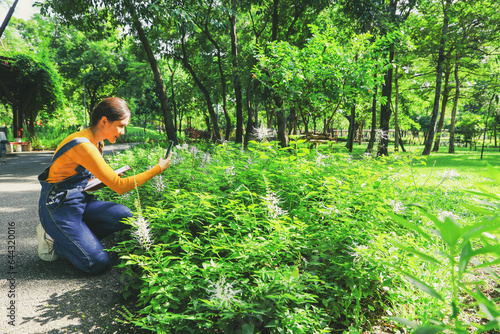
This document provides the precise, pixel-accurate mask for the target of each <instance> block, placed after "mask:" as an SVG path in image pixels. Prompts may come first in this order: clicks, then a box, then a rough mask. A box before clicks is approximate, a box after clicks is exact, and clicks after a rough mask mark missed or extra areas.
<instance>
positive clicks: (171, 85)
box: [167, 62, 180, 131]
mask: <svg viewBox="0 0 500 334" xmlns="http://www.w3.org/2000/svg"><path fill="white" fill-rule="evenodd" d="M167 66H168V69H169V70H170V72H171V73H172V75H170V87H171V91H172V107H173V109H174V128H175V129H176V130H177V131H179V130H180V125H179V126H177V116H178V115H177V104H176V103H175V91H174V77H175V71H174V70H173V69H172V68H171V67H170V64H169V63H168V62H167Z"/></svg>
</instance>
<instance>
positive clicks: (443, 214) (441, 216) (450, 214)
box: [438, 211, 457, 221]
mask: <svg viewBox="0 0 500 334" xmlns="http://www.w3.org/2000/svg"><path fill="white" fill-rule="evenodd" d="M446 217H448V218H451V219H454V220H456V219H457V216H456V215H455V214H454V213H453V212H451V211H440V212H439V215H438V219H439V220H440V221H444V220H445V219H446Z"/></svg>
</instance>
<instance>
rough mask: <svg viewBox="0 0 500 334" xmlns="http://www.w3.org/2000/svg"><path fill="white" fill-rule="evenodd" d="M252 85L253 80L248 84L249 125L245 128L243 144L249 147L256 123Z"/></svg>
mask: <svg viewBox="0 0 500 334" xmlns="http://www.w3.org/2000/svg"><path fill="white" fill-rule="evenodd" d="M250 85H251V81H249V82H248V86H247V114H248V119H247V127H246V129H245V140H244V142H243V146H244V147H247V146H248V142H249V141H250V136H251V134H252V131H253V129H254V126H255V125H256V124H254V121H253V119H254V115H253V113H254V110H253V108H252V104H251V103H250Z"/></svg>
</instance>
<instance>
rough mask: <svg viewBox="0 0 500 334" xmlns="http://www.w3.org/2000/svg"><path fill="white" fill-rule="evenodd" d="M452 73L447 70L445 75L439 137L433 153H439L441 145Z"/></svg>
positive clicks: (438, 129) (438, 130) (435, 142)
mask: <svg viewBox="0 0 500 334" xmlns="http://www.w3.org/2000/svg"><path fill="white" fill-rule="evenodd" d="M450 72H451V70H450V69H449V68H447V69H446V71H445V73H444V89H443V102H442V103H441V115H440V116H439V121H438V124H437V131H436V133H437V137H436V140H435V141H434V148H433V149H432V151H433V152H439V144H440V143H441V132H442V131H443V125H444V117H445V115H446V106H447V105H448V100H449V98H450Z"/></svg>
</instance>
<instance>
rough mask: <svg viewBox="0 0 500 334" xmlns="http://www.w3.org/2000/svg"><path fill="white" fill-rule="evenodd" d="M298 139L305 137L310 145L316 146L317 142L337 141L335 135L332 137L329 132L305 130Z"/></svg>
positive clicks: (329, 142) (331, 142)
mask: <svg viewBox="0 0 500 334" xmlns="http://www.w3.org/2000/svg"><path fill="white" fill-rule="evenodd" d="M300 139H305V140H306V141H307V142H308V143H310V144H311V148H312V147H316V148H317V147H318V145H319V144H333V143H337V137H333V136H332V135H331V134H329V133H327V134H324V133H311V132H306V133H304V135H303V136H301V137H300Z"/></svg>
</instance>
